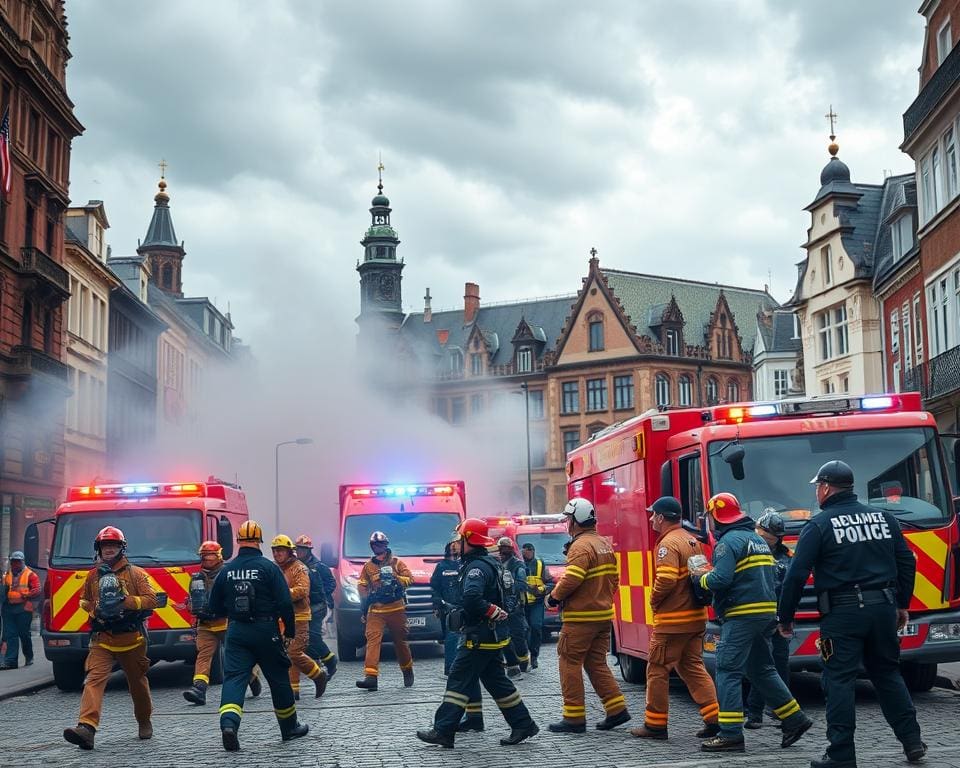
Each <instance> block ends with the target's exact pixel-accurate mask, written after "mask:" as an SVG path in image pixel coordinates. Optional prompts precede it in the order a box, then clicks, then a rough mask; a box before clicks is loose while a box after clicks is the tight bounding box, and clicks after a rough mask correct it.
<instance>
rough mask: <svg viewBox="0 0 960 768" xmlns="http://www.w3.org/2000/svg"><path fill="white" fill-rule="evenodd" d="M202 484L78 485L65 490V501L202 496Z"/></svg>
mask: <svg viewBox="0 0 960 768" xmlns="http://www.w3.org/2000/svg"><path fill="white" fill-rule="evenodd" d="M206 490H207V489H206V485H204V484H203V483H111V484H108V485H78V486H72V487H71V488H69V489H67V501H89V500H90V499H93V498H101V499H142V498H157V497H163V496H204V495H205V494H206Z"/></svg>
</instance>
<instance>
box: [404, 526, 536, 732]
mask: <svg viewBox="0 0 960 768" xmlns="http://www.w3.org/2000/svg"><path fill="white" fill-rule="evenodd" d="M487 531H488V528H487V524H486V523H485V522H484V521H483V520H479V519H476V518H467V519H466V520H464V521H463V522H462V523H460V526H459V527H458V528H457V532H458V533H459V534H460V536H461V542H462V546H463V556H462V564H461V567H460V583H461V586H462V594H463V609H462V610H461V611H451V615H450V616H448V621H449V622H450V624H451V626H452V627H453V628H455V629H456V628H457V626H458V625H462V632H463V635H464V642H463V645H462V646H461V647H460V648H459V649H458V651H457V657H456V658H455V659H454V661H453V666H452V667H451V668H450V676H449V677H448V678H447V689H446V691H445V692H444V694H443V703H442V704H441V705H440V707H439V708H438V709H437V712H436V714H435V715H434V719H433V728H431V729H430V730H427V731H417V738H418V739H420V740H421V741H425V742H427V743H428V744H439V745H441V746H443V747H447V748H450V749H452V748H453V740H454V735H455V734H456V733H457V731H458V730H461V731H462V730H472V728H470V727H469V726H468V721H469V718H468V720H467V721H464V722H463V724H461V718H462V717H463V714H464V712H465V711H466V710H467V709H468V707H469V706H470V705H476V706H477V707H479V704H480V683H483V687H484V688H486V689H487V692H488V693H489V694H490V696H491V697H492V698H493V700H494V702H496V705H497V706H498V707H499V708H500V712H501V714H503V717H504V719H505V720H506V721H507V723H508V724H509V726H510V735H509V736H507V737H506V738H503V739H500V744H502V745H503V746H509V745H512V744H519V743H520V742H521V741H523V740H525V739H528V738H530V737H531V736H535V735H536V734H537V733H539V732H540V729H539V728H538V727H537V724H536V723H534V722H533V719H532V718H531V717H530V713H529V712H528V711H527V707H526V706H525V705H524V703H523V700H522V699H521V698H520V693H519V692H518V691H517V689H516V688H515V687H514V685H513V683H512V682H510V680H509V678H507V676H506V673H505V672H504V671H503V665H502V664H501V663H500V653H501V651H502V650H503V648H504V647H505V646H506V645H507V643H509V642H510V635H509V630H508V628H507V624H506V620H507V612H506V611H505V610H504V609H503V608H502V605H503V602H504V585H503V569H502V567H501V565H500V563H499V562H497V560H495V559H494V558H493V557H491V556H490V555H488V554H487V549H486V548H487V547H489V546H491V545H492V544H493V539H491V538H490V537H489V536H488V535H487ZM480 723H482V720H481V721H480ZM482 729H483V725H482V724H479V727H478V728H476V730H482Z"/></svg>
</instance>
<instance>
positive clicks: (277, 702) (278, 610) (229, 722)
mask: <svg viewBox="0 0 960 768" xmlns="http://www.w3.org/2000/svg"><path fill="white" fill-rule="evenodd" d="M262 542H263V530H262V529H261V528H260V525H259V524H258V523H256V522H254V521H253V520H248V521H246V522H245V523H242V524H241V525H240V528H239V529H237V544H239V549H238V552H237V556H236V557H235V558H234V559H233V560H232V561H230V562H229V563H228V564H227V565H225V566H224V567H223V570H221V571H220V575H219V576H217V580H216V581H215V582H214V583H213V589H212V590H211V591H210V612H211V613H212V614H213V615H214V616H226V617H227V618H228V619H229V623H228V624H227V640H226V646H225V648H226V653H225V656H224V662H223V667H224V678H223V688H222V689H221V691H220V730H221V732H222V737H223V748H224V749H225V750H227V751H228V752H236V751H237V750H238V749H240V740H239V739H238V737H237V731H238V730H239V729H240V717H241V716H242V715H243V695H244V693H245V691H246V688H247V683H248V681H249V680H250V673H251V672H252V670H253V667H254V665H256V664H259V665H260V669H261V670H262V671H263V674H264V676H265V677H266V678H267V683H268V684H269V686H270V696H271V697H272V699H273V711H274V714H276V716H277V722H278V723H279V725H280V735H281V736H282V737H283V740H284V741H289V740H290V739H296V738H299V737H301V736H306V735H307V731H308V730H309V728H308V727H307V725H306V724H304V723H299V722H297V708H296V704H295V703H294V700H293V689H292V688H291V686H290V678H289V675H288V670H289V669H290V659H289V658H288V657H287V652H286V650H285V647H284V646H285V645H286V644H287V643H289V641H291V640H293V638H294V637H295V633H296V622H295V620H294V614H293V602H292V601H291V599H290V588H289V587H288V586H287V582H286V580H285V579H284V577H283V573H282V572H281V571H280V568H279V567H278V566H277V565H276V564H275V563H272V562H270V561H269V560H267V558H265V557H264V556H263V555H262V554H261V552H260V544H261V543H262ZM278 619H282V620H283V631H284V635H285V636H286V638H287V639H286V641H284V640H283V639H281V637H280V628H279V626H278V624H277V620H278Z"/></svg>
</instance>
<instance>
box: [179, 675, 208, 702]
mask: <svg viewBox="0 0 960 768" xmlns="http://www.w3.org/2000/svg"><path fill="white" fill-rule="evenodd" d="M183 698H185V699H186V700H187V701H189V702H190V703H191V704H197V705H198V706H203V705H204V704H206V703H207V684H206V683H205V682H203V681H202V680H197V681H196V682H195V683H194V684H193V687H192V688H188V689H187V690H185V691H184V692H183Z"/></svg>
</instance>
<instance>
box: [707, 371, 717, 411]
mask: <svg viewBox="0 0 960 768" xmlns="http://www.w3.org/2000/svg"><path fill="white" fill-rule="evenodd" d="M719 401H720V382H718V381H717V379H716V377H715V376H711V377H710V378H709V379H707V405H716V404H717V403H718V402H719Z"/></svg>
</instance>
